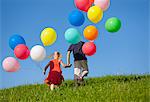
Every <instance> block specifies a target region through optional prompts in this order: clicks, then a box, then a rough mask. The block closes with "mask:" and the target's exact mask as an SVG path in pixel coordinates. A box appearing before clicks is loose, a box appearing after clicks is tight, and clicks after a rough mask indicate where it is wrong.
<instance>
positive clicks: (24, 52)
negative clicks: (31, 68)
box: [14, 44, 30, 60]
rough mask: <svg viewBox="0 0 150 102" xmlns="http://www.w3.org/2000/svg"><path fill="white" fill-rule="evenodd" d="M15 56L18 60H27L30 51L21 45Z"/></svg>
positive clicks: (17, 48)
mask: <svg viewBox="0 0 150 102" xmlns="http://www.w3.org/2000/svg"><path fill="white" fill-rule="evenodd" d="M14 54H15V56H16V57H17V58H18V59H21V60H25V59H27V58H28V57H29V55H30V51H29V49H28V47H27V46H26V45H24V44H19V45H17V46H16V47H15V49H14Z"/></svg>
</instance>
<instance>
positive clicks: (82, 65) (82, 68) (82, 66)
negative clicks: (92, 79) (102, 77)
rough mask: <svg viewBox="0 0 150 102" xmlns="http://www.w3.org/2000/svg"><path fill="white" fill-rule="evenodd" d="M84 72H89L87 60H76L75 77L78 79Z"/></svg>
mask: <svg viewBox="0 0 150 102" xmlns="http://www.w3.org/2000/svg"><path fill="white" fill-rule="evenodd" d="M83 72H86V73H88V64H87V60H81V61H75V62H74V79H75V80H76V79H78V78H79V77H80V76H81V75H82V73H83Z"/></svg>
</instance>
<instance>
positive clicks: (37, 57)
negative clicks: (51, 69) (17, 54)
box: [30, 45, 46, 62]
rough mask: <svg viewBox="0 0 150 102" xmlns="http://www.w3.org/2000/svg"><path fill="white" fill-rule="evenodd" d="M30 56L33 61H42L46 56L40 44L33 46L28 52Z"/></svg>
mask: <svg viewBox="0 0 150 102" xmlns="http://www.w3.org/2000/svg"><path fill="white" fill-rule="evenodd" d="M30 56H31V58H32V60H34V61H37V62H39V61H43V60H44V59H45V57H46V50H45V48H44V47H42V46H40V45H36V46H33V47H32V49H31V52H30Z"/></svg>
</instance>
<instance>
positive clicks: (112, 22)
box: [105, 17, 121, 33]
mask: <svg viewBox="0 0 150 102" xmlns="http://www.w3.org/2000/svg"><path fill="white" fill-rule="evenodd" d="M120 28H121V21H120V20H119V19H118V18H116V17H112V18H109V19H108V20H107V21H106V23H105V29H106V30H107V31H108V32H112V33H113V32H117V31H119V29H120Z"/></svg>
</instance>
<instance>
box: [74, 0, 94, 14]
mask: <svg viewBox="0 0 150 102" xmlns="http://www.w3.org/2000/svg"><path fill="white" fill-rule="evenodd" d="M93 2H94V0H74V3H75V5H76V7H77V8H78V9H80V10H81V11H84V12H87V11H88V9H89V8H90V7H91V6H92V4H93Z"/></svg>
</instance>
